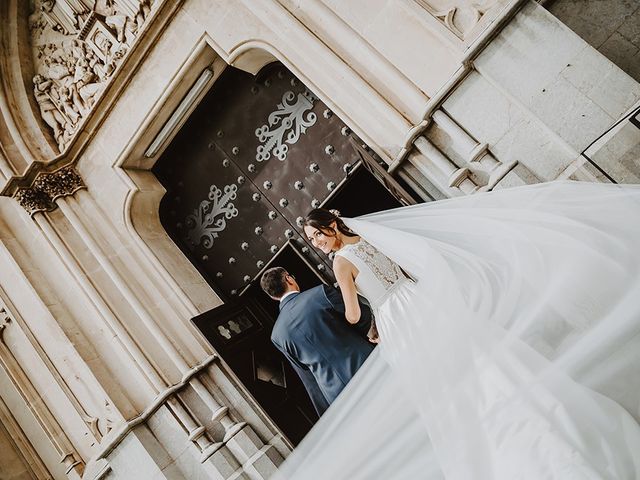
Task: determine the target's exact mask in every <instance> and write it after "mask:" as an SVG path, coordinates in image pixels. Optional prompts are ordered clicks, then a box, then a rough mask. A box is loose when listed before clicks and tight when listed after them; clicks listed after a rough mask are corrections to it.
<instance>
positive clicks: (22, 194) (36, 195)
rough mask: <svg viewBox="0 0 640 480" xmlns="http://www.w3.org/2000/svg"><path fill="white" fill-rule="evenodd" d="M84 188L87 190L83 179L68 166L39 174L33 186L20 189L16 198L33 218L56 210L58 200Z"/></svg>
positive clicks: (15, 195)
mask: <svg viewBox="0 0 640 480" xmlns="http://www.w3.org/2000/svg"><path fill="white" fill-rule="evenodd" d="M82 188H86V186H85V185H84V182H83V181H82V178H81V177H80V175H79V174H78V172H77V171H76V170H75V168H74V167H73V166H72V165H67V166H65V167H62V168H60V169H58V170H56V171H55V172H51V173H46V172H42V173H39V174H38V175H37V176H36V178H35V179H34V181H33V183H32V184H31V186H29V187H23V188H19V189H18V190H17V191H16V193H15V194H14V198H15V199H16V200H17V201H18V203H19V204H20V206H22V208H24V209H25V210H26V211H27V213H29V215H31V216H33V215H34V214H36V213H37V212H49V211H51V210H54V209H55V208H56V203H55V202H56V200H57V199H58V198H61V197H66V196H69V195H73V194H74V193H75V192H77V191H78V190H80V189H82Z"/></svg>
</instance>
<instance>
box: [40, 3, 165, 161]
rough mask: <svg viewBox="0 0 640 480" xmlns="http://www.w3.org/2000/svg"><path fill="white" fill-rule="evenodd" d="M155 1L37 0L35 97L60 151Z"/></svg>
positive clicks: (122, 56) (139, 28)
mask: <svg viewBox="0 0 640 480" xmlns="http://www.w3.org/2000/svg"><path fill="white" fill-rule="evenodd" d="M154 1H155V0H34V2H33V6H34V8H33V11H32V13H31V15H30V16H29V29H30V32H31V47H32V51H33V60H34V70H35V71H36V75H35V76H34V77H33V94H34V97H35V99H36V102H37V104H38V107H39V109H40V115H41V117H42V119H43V120H44V122H45V123H46V124H47V125H48V126H49V127H50V129H51V131H52V133H53V136H54V138H55V140H56V143H57V144H58V148H59V150H60V151H63V150H64V149H65V147H66V146H67V145H68V144H69V143H70V141H71V139H72V138H73V136H74V134H75V133H76V131H77V130H78V126H79V125H80V123H81V121H82V120H83V119H84V118H86V117H87V115H88V113H89V112H90V111H91V109H92V108H93V106H94V105H95V103H96V100H97V99H98V97H99V96H100V93H101V92H102V91H103V90H104V87H105V85H106V84H107V82H108V81H109V79H110V77H111V76H112V74H113V72H114V71H115V69H116V68H117V66H118V65H119V64H120V63H121V62H122V59H123V58H124V57H125V55H126V54H127V53H128V51H129V50H130V48H131V46H132V45H133V43H134V42H135V40H136V38H137V37H138V35H139V33H140V31H141V29H142V27H143V25H144V23H145V21H146V19H147V17H148V15H149V13H150V12H151V8H152V6H153V4H154Z"/></svg>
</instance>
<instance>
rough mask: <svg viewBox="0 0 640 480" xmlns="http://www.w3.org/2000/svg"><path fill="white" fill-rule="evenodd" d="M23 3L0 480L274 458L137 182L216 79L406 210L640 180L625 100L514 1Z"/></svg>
mask: <svg viewBox="0 0 640 480" xmlns="http://www.w3.org/2000/svg"><path fill="white" fill-rule="evenodd" d="M28 3H29V2H22V1H20V0H7V2H4V3H3V5H2V6H1V7H0V22H1V23H2V25H3V29H2V32H0V35H2V42H0V68H1V69H2V82H1V83H0V144H1V146H2V148H1V149H0V189H1V190H2V193H3V195H4V196H2V197H0V366H1V367H2V368H0V392H1V393H0V424H1V426H0V477H2V478H16V479H18V478H19V479H23V478H24V479H46V478H55V479H65V478H78V479H79V478H83V479H85V478H86V479H99V478H108V479H114V480H115V479H130V478H140V479H147V478H148V479H163V478H203V479H204V478H220V479H232V478H233V479H235V478H251V479H260V478H268V477H269V476H270V475H271V474H272V473H273V471H274V470H275V468H277V465H278V464H279V463H280V462H281V461H282V459H283V458H284V457H286V456H287V454H288V453H289V452H290V451H291V445H290V444H289V443H288V441H287V440H286V439H285V438H284V436H283V435H282V433H281V432H280V431H279V430H278V429H277V427H276V426H275V425H274V424H273V422H272V421H271V420H270V419H269V418H268V417H267V416H266V415H265V414H264V412H263V411H262V409H261V408H260V407H259V406H258V405H257V404H256V403H255V401H254V400H253V399H252V397H251V396H250V395H249V394H248V393H247V391H246V389H245V388H244V387H243V386H242V385H241V384H240V383H239V382H238V381H237V380H236V378H235V376H234V375H233V374H232V373H231V372H230V371H229V369H228V367H227V366H226V364H225V362H224V359H220V358H219V357H218V356H217V354H216V352H215V351H213V349H212V347H211V346H210V345H209V344H208V343H207V342H206V341H205V340H204V339H203V337H202V336H201V335H200V332H199V331H197V330H196V329H195V327H194V326H193V324H192V323H191V322H190V319H191V318H192V317H194V316H196V315H197V314H199V313H202V312H204V311H207V310H209V309H211V308H213V307H215V306H217V305H219V304H220V303H221V301H220V299H219V298H218V297H217V296H216V295H215V293H214V292H213V291H212V289H211V287H210V286H209V285H208V284H207V282H206V281H205V280H204V279H203V278H202V276H201V275H200V274H199V273H198V271H197V270H196V269H195V268H194V266H193V265H191V263H190V262H189V261H188V260H187V259H186V258H185V257H184V256H183V255H182V254H181V252H180V250H179V249H178V248H177V247H176V245H175V244H174V243H173V242H172V241H171V240H170V239H169V237H168V235H167V234H166V232H165V231H164V229H163V227H162V225H161V224H160V221H159V218H158V207H159V203H160V200H161V198H162V196H163V193H164V192H163V189H162V186H161V185H160V184H159V182H158V181H157V179H156V178H155V177H154V176H153V174H152V173H151V172H150V169H151V167H152V166H153V164H154V163H155V161H156V160H157V159H158V157H159V155H160V154H161V153H162V151H163V149H164V148H165V147H166V145H167V144H168V143H169V142H170V140H171V137H172V135H173V134H174V133H175V130H176V129H177V128H179V126H180V125H181V124H182V123H183V122H184V119H185V118H187V117H188V114H189V112H190V111H191V110H193V108H194V107H195V105H196V104H197V102H198V100H199V98H201V97H202V95H203V94H204V92H205V91H206V89H207V88H209V87H210V86H211V85H212V84H213V83H214V82H215V81H216V79H217V78H218V77H219V76H220V74H221V73H222V72H223V71H224V69H225V68H226V67H227V66H228V65H232V66H235V67H237V68H240V69H243V70H246V71H248V72H251V73H257V72H258V71H259V70H260V69H261V68H262V67H263V66H265V65H267V64H269V63H270V62H272V61H275V60H278V61H280V62H282V63H283V64H284V65H286V66H287V68H289V69H290V70H291V71H292V72H293V73H294V74H295V75H296V76H297V77H298V78H299V79H300V81H302V82H303V83H304V84H305V85H307V86H308V87H309V88H310V89H311V90H312V91H313V93H314V95H316V96H318V98H320V99H321V100H322V101H323V102H324V103H325V104H326V105H328V106H329V107H330V108H331V110H333V111H334V112H335V113H336V114H337V115H339V117H340V118H341V119H343V121H344V122H345V123H346V124H347V125H348V126H349V128H350V129H351V130H353V131H354V132H355V133H356V134H357V135H358V136H359V137H360V138H362V139H363V140H364V141H365V142H366V143H367V144H368V145H370V146H371V148H372V149H373V150H374V151H375V152H376V153H377V154H378V155H379V156H380V157H381V158H382V159H383V160H385V161H386V163H387V164H388V165H389V170H390V171H391V172H393V173H394V174H397V175H398V176H400V177H402V178H405V179H408V180H409V181H410V182H411V183H412V185H415V186H416V188H417V189H419V190H421V191H422V192H423V193H424V195H425V196H430V197H433V198H446V197H451V196H457V195H468V194H474V192H479V191H485V190H491V189H494V188H507V187H510V186H515V185H521V184H527V183H534V182H539V181H547V180H553V179H557V178H575V179H585V180H592V181H610V180H611V179H613V180H615V181H633V182H637V181H638V179H639V178H640V166H639V165H638V155H637V152H638V144H639V142H638V132H639V131H640V130H638V129H637V127H636V126H635V124H633V123H630V122H629V121H627V120H626V119H624V118H625V115H626V114H627V113H628V112H630V111H631V110H632V109H633V108H637V105H638V101H639V99H640V85H639V84H638V83H637V82H636V81H635V80H634V79H633V78H632V77H630V76H629V75H628V74H627V73H625V72H624V71H622V70H621V69H620V68H618V67H617V66H616V65H614V64H613V63H612V62H611V61H609V60H608V59H607V58H605V57H604V56H602V55H601V53H599V52H598V51H597V50H596V49H595V48H594V47H593V46H591V45H589V44H588V43H586V42H585V41H584V40H583V39H581V38H580V37H579V36H578V35H577V34H576V33H574V32H573V31H572V30H570V29H569V27H567V26H566V25H564V24H563V23H562V22H561V21H560V20H559V19H558V18H556V17H554V16H553V15H552V14H551V13H549V11H547V10H546V9H545V8H543V7H542V6H540V5H539V4H538V3H537V2H534V1H532V0H486V1H484V2H477V1H474V2H472V1H467V0H456V1H454V0H353V1H349V2H344V1H342V0H310V1H305V2H301V1H297V0H237V1H233V2H230V1H226V0H215V1H214V0H206V1H205V0H179V1H170V0H155V1H147V0H114V1H100V0H95V1H94V0H49V1H45V0H36V1H35V2H33V3H32V5H31V7H29V5H27V4H28ZM30 8H31V9H30ZM568 23H570V22H568ZM5 25H6V28H4V26H5ZM27 46H28V48H27ZM205 69H209V70H210V71H211V72H212V75H210V76H207V77H206V78H205V79H204V80H202V81H201V83H202V82H203V83H202V84H201V85H200V87H201V88H200V89H199V90H198V91H197V92H196V93H195V94H193V93H191V95H192V96H193V98H191V100H192V101H191V102H190V104H188V105H187V106H186V107H184V111H182V112H181V113H182V116H181V117H178V118H177V120H176V125H175V126H176V128H175V129H174V130H173V131H169V132H168V133H167V135H166V139H164V140H163V141H161V142H159V144H158V140H157V139H158V134H159V133H160V132H161V131H162V130H163V127H164V126H165V124H166V122H167V121H168V120H169V119H170V118H171V117H172V115H173V114H174V112H175V111H176V109H177V108H179V107H180V105H181V101H182V99H183V98H184V97H185V96H186V95H189V94H190V93H189V92H193V91H194V90H193V89H192V87H193V86H194V84H197V83H198V79H199V78H201V74H202V72H203V71H204V70H205ZM180 108H182V107H180ZM173 118H174V119H175V118H176V117H175V116H174V117H173ZM620 119H623V120H622V122H621V123H620V124H618V125H617V126H616V127H615V128H614V129H613V130H611V131H610V132H609V133H608V134H607V135H605V136H604V137H602V138H599V137H600V136H601V134H603V133H604V132H605V131H607V130H608V129H609V128H610V127H611V126H612V125H614V124H615V123H616V122H617V121H619V120H620ZM154 143H155V144H156V145H155V147H154V148H153V149H151V148H150V146H152V145H154ZM585 153H586V155H585ZM589 160H593V161H596V160H597V165H598V168H595V167H594V165H593V163H591V162H590V161H589ZM603 172H604V173H603Z"/></svg>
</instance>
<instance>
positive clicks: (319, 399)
mask: <svg viewBox="0 0 640 480" xmlns="http://www.w3.org/2000/svg"><path fill="white" fill-rule="evenodd" d="M271 341H272V343H273V344H274V345H275V346H276V348H277V349H278V350H280V352H281V353H282V354H283V355H284V356H285V357H286V358H287V360H288V361H289V364H291V366H292V367H293V369H294V370H295V371H296V373H297V374H298V377H300V380H302V384H303V385H304V388H305V390H306V391H307V394H308V395H309V398H310V399H311V403H312V404H313V408H315V409H316V413H317V414H318V416H319V417H320V416H322V414H323V413H324V412H325V410H326V409H327V408H329V402H328V401H327V399H326V397H325V396H324V394H323V393H322V389H321V388H320V386H319V385H318V382H317V381H316V377H314V376H313V373H311V371H310V370H309V368H308V367H307V366H306V365H303V364H302V363H300V362H299V361H298V360H297V359H296V358H295V357H294V356H293V355H291V353H290V352H288V351H287V349H286V348H284V347H283V346H281V345H279V344H278V342H276V341H275V340H274V339H273V338H272V339H271Z"/></svg>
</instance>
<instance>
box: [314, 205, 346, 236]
mask: <svg viewBox="0 0 640 480" xmlns="http://www.w3.org/2000/svg"><path fill="white" fill-rule="evenodd" d="M339 215H340V213H339V212H338V211H337V210H327V209H326V208H316V209H314V210H311V211H310V212H309V213H308V214H307V217H306V218H305V219H304V226H305V227H307V226H308V227H313V228H317V229H318V230H320V231H321V232H322V233H324V234H325V235H330V236H335V235H336V233H337V232H336V229H337V230H338V232H340V233H341V234H343V235H346V236H347V237H357V236H358V234H357V233H354V232H353V231H351V230H350V229H349V227H347V226H346V225H345V224H344V222H343V221H342V219H341V218H340V217H339ZM333 222H336V228H335V229H334V228H333V227H332V226H331V224H332V223H333Z"/></svg>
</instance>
